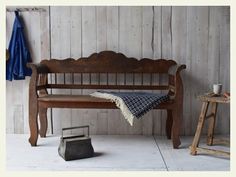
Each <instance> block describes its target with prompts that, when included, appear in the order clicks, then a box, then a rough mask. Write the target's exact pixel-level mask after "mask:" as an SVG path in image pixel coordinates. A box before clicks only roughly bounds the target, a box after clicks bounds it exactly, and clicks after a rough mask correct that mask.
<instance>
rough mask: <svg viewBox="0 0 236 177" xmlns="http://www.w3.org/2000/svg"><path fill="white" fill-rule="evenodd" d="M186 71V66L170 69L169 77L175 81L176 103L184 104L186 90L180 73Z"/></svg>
mask: <svg viewBox="0 0 236 177" xmlns="http://www.w3.org/2000/svg"><path fill="white" fill-rule="evenodd" d="M184 69H186V65H174V66H171V67H170V69H169V72H168V73H169V75H172V76H173V79H174V80H173V81H174V83H173V84H174V85H173V86H174V95H175V96H174V99H175V100H176V102H178V103H182V102H183V94H184V90H183V82H182V78H181V75H180V72H181V71H182V70H184Z"/></svg>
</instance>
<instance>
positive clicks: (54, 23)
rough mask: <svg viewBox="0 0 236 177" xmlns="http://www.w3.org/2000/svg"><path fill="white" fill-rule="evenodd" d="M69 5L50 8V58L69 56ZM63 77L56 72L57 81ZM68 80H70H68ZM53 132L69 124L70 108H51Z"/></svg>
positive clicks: (58, 131) (58, 92)
mask: <svg viewBox="0 0 236 177" xmlns="http://www.w3.org/2000/svg"><path fill="white" fill-rule="evenodd" d="M70 24H71V19H70V7H56V6H54V7H52V8H51V34H52V36H51V48H52V53H51V56H52V58H58V59H65V58H68V57H70V50H71V48H70V44H71V43H70V39H71V33H70ZM63 80H64V77H63V76H62V75H59V74H58V82H60V83H63ZM69 82H70V81H69ZM53 93H54V94H71V90H54V91H53ZM52 114H53V122H54V132H55V134H60V133H61V128H63V127H68V126H71V110H69V109H53V112H52Z"/></svg>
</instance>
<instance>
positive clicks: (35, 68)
mask: <svg viewBox="0 0 236 177" xmlns="http://www.w3.org/2000/svg"><path fill="white" fill-rule="evenodd" d="M26 66H27V67H28V68H31V69H32V73H33V72H35V73H37V74H46V73H48V72H49V69H48V67H47V66H45V65H43V64H40V63H27V65H26Z"/></svg>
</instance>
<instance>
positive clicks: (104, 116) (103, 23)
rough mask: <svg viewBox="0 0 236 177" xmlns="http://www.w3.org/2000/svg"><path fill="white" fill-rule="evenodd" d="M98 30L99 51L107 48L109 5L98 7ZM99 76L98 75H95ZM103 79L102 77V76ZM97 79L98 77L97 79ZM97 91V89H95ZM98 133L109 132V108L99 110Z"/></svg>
mask: <svg viewBox="0 0 236 177" xmlns="http://www.w3.org/2000/svg"><path fill="white" fill-rule="evenodd" d="M96 25H97V26H96V28H97V29H96V31H97V52H100V51H104V50H106V49H107V7H105V6H98V7H96ZM95 77H96V78H98V75H95ZM101 79H102V78H101ZM96 81H97V79H96ZM94 91H96V90H94ZM95 127H97V128H96V129H97V131H96V134H107V132H108V110H106V109H101V110H98V111H97V120H96V125H95Z"/></svg>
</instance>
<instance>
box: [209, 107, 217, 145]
mask: <svg viewBox="0 0 236 177" xmlns="http://www.w3.org/2000/svg"><path fill="white" fill-rule="evenodd" d="M216 112H217V103H211V113H212V114H213V116H212V117H210V122H209V127H208V133H207V145H209V146H212V144H213V136H214V129H215V120H216Z"/></svg>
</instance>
